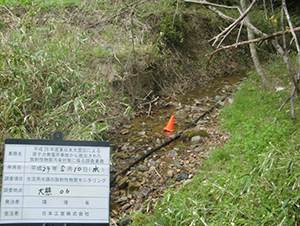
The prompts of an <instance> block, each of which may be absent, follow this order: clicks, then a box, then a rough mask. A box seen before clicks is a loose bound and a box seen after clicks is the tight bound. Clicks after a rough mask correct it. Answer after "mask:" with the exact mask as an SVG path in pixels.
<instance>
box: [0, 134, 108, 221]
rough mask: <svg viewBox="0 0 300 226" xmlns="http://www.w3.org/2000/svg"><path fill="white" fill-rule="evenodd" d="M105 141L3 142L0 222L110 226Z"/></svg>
mask: <svg viewBox="0 0 300 226" xmlns="http://www.w3.org/2000/svg"><path fill="white" fill-rule="evenodd" d="M109 166H110V148H109V142H102V141H67V140H63V139H62V134H61V132H55V133H54V136H53V140H29V139H6V140H5V151H4V163H3V175H2V189H1V193H2V194H1V210H0V224H7V225H14V224H15V225H20V224H21V225H22V224H26V225H58V224H60V225H101V226H108V225H109V191H110V184H109V181H110V180H109V173H110V170H109Z"/></svg>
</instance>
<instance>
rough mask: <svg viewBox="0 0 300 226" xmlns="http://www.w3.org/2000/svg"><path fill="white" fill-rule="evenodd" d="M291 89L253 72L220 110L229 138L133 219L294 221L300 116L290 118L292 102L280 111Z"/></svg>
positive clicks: (299, 212)
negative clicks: (265, 85)
mask: <svg viewBox="0 0 300 226" xmlns="http://www.w3.org/2000/svg"><path fill="white" fill-rule="evenodd" d="M275 65H276V63H275V64H273V65H271V67H270V68H272V67H274V66H275ZM279 70H281V68H280V69H279ZM270 71H271V69H270ZM277 79H278V78H277ZM284 80H285V79H282V81H284ZM288 95H289V93H288V92H286V91H281V92H277V93H276V92H273V91H266V90H264V89H262V88H261V85H260V83H259V79H258V77H257V75H251V76H250V78H249V80H248V81H247V82H246V83H245V84H243V85H241V86H240V88H239V90H238V91H237V92H236V93H235V94H234V103H233V105H232V106H227V107H226V108H225V109H224V110H223V111H222V112H221V118H220V119H221V120H222V128H223V129H226V130H229V131H230V134H231V140H230V141H229V142H228V143H227V144H226V146H224V147H223V148H220V149H218V150H215V151H212V152H211V154H210V156H209V158H208V159H207V160H206V162H205V166H204V167H203V168H202V169H201V173H199V174H198V175H196V176H195V177H194V179H193V181H192V182H191V183H189V184H187V185H185V186H182V187H181V188H180V189H175V190H174V189H170V190H168V191H167V192H166V194H165V195H164V198H163V199H162V200H161V201H160V202H159V204H158V205H157V206H156V209H155V210H154V213H153V214H152V215H144V214H142V213H139V214H136V215H133V219H134V221H133V224H132V225H164V226H165V225H170V226H171V225H172V226H173V225H295V223H296V222H298V221H299V217H300V209H299V205H300V190H299V187H300V163H299V160H300V157H299V154H300V150H299V144H298V143H299V142H298V141H299V139H300V134H299V132H300V130H299V120H292V119H291V118H290V112H289V106H286V107H285V108H284V109H283V111H281V112H278V108H279V107H280V105H281V104H282V102H283V101H284V100H285V99H286V98H287V97H288ZM296 111H297V112H299V108H297V110H296ZM297 117H298V118H299V114H297ZM155 223H157V224H155Z"/></svg>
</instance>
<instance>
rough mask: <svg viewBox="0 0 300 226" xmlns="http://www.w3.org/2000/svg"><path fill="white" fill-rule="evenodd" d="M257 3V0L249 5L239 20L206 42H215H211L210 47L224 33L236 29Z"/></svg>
mask: <svg viewBox="0 0 300 226" xmlns="http://www.w3.org/2000/svg"><path fill="white" fill-rule="evenodd" d="M257 1H258V0H253V2H252V3H251V4H250V5H249V7H248V8H247V9H246V10H245V11H244V12H243V13H242V14H241V15H240V16H239V18H237V19H236V20H235V21H234V22H233V23H232V24H230V25H229V26H228V27H227V28H226V29H225V30H224V31H222V32H221V33H220V34H218V35H217V36H215V37H213V38H212V39H210V40H208V41H209V42H210V41H213V40H215V41H214V42H213V44H212V46H214V45H215V44H216V43H217V42H218V40H219V38H220V37H221V36H223V35H225V34H226V33H230V32H231V31H232V29H233V28H234V27H236V25H237V24H238V23H240V22H241V21H242V20H243V19H244V18H245V17H246V15H247V14H248V13H249V12H250V10H251V9H252V7H253V6H254V4H255V3H256V2H257ZM221 44H222V42H219V44H218V47H219V46H220V45H221Z"/></svg>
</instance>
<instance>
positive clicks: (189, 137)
mask: <svg viewBox="0 0 300 226" xmlns="http://www.w3.org/2000/svg"><path fill="white" fill-rule="evenodd" d="M243 80H245V75H243V74H234V75H226V76H223V77H220V78H217V79H214V80H212V81H210V82H207V83H206V84H205V85H202V86H198V87H197V88H195V89H194V90H192V91H190V92H188V93H187V94H186V95H182V96H177V100H176V101H171V100H168V99H166V100H164V101H165V102H166V104H165V106H164V107H163V108H161V109H159V110H156V111H155V112H153V114H151V115H148V114H141V115H139V116H138V117H136V118H135V119H133V120H131V121H124V122H120V123H119V125H118V127H116V128H114V129H113V130H112V131H114V132H113V133H112V134H110V141H111V144H112V149H113V153H112V154H111V158H112V165H111V178H113V177H114V175H116V174H117V173H119V172H121V171H122V170H123V169H124V168H126V167H128V165H130V164H131V163H132V162H134V161H135V160H136V159H138V158H140V157H142V156H143V155H145V154H146V153H148V152H149V151H151V150H153V148H156V147H157V146H159V145H161V144H162V143H164V142H165V141H167V140H169V139H170V136H169V135H167V134H164V132H163V127H164V126H165V125H166V124H167V122H168V120H169V118H170V116H171V115H175V121H174V129H175V131H174V133H173V136H174V135H175V134H177V133H179V132H181V131H183V130H184V129H185V128H186V127H187V126H188V125H189V124H190V123H191V122H193V121H194V120H195V119H197V118H198V117H199V116H200V115H202V114H203V113H204V112H205V111H207V110H209V109H210V108H211V107H212V106H214V105H215V104H216V103H217V102H218V101H220V100H221V99H222V98H223V97H225V96H226V95H228V94H229V93H231V92H233V91H234V89H235V86H236V84H237V83H238V82H241V81H243ZM232 101H233V100H232V98H231V97H228V98H226V99H225V102H221V103H220V105H224V104H230V103H232ZM218 116H219V109H214V110H213V111H212V112H211V113H210V114H208V115H207V116H206V117H205V118H204V119H203V120H200V121H199V122H198V123H197V125H196V126H195V127H193V128H192V129H190V130H187V131H185V132H184V133H183V134H182V136H181V137H180V138H179V139H177V140H176V141H174V142H173V143H171V144H170V145H167V146H165V147H163V148H161V149H160V150H158V151H157V152H155V153H153V154H152V155H151V156H149V157H148V158H146V159H145V160H144V161H143V162H141V163H139V164H137V165H135V166H134V167H132V168H131V169H130V170H129V171H128V172H127V173H126V174H125V175H121V176H119V177H118V178H117V180H116V183H115V184H113V185H112V186H111V212H110V215H111V221H112V222H111V224H112V225H116V223H117V222H119V220H120V216H124V215H128V214H129V213H130V212H132V211H145V212H151V211H152V209H153V208H154V207H155V205H156V203H157V201H158V200H159V198H160V197H161V196H162V195H163V193H164V191H166V189H168V188H170V187H177V186H180V185H185V184H187V183H189V182H190V181H191V179H192V177H193V175H194V174H195V173H196V172H197V171H199V168H201V165H202V163H203V161H205V158H207V156H208V154H209V153H210V152H211V151H212V150H214V149H215V148H216V147H217V146H220V145H223V144H225V143H226V141H227V140H228V139H229V136H228V134H226V133H225V132H221V131H219V129H218V125H219V123H218ZM171 137H172V135H171Z"/></svg>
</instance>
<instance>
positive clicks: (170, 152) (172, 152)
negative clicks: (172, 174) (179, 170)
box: [167, 149, 178, 158]
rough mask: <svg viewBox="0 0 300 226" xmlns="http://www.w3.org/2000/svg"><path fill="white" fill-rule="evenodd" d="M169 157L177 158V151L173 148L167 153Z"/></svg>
mask: <svg viewBox="0 0 300 226" xmlns="http://www.w3.org/2000/svg"><path fill="white" fill-rule="evenodd" d="M167 155H168V157H170V158H176V157H177V156H178V154H177V152H176V151H175V150H174V149H173V150H171V151H169V152H168V153H167Z"/></svg>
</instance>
